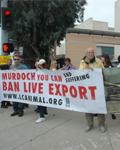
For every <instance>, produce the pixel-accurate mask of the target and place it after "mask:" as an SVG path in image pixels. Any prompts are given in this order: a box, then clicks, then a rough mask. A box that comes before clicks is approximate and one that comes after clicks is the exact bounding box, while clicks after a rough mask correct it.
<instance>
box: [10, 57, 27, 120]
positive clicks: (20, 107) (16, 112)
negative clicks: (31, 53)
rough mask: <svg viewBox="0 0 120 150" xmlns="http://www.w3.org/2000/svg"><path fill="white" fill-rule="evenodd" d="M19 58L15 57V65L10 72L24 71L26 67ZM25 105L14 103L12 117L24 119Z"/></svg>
mask: <svg viewBox="0 0 120 150" xmlns="http://www.w3.org/2000/svg"><path fill="white" fill-rule="evenodd" d="M19 59H20V58H19V56H14V57H13V60H14V65H11V66H10V68H9V70H14V71H15V70H19V69H24V67H23V66H22V65H21V64H20V63H19ZM23 106H24V105H23V103H18V102H13V110H14V112H13V113H12V114H11V116H16V115H18V117H22V116H23Z"/></svg>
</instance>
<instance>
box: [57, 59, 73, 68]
mask: <svg viewBox="0 0 120 150" xmlns="http://www.w3.org/2000/svg"><path fill="white" fill-rule="evenodd" d="M59 70H76V68H75V66H73V65H72V64H71V59H70V58H65V66H63V68H60V69H59Z"/></svg>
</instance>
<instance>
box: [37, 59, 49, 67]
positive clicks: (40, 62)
mask: <svg viewBox="0 0 120 150" xmlns="http://www.w3.org/2000/svg"><path fill="white" fill-rule="evenodd" d="M38 66H39V67H40V68H41V69H49V66H48V65H47V63H46V61H45V59H40V60H39V62H38Z"/></svg>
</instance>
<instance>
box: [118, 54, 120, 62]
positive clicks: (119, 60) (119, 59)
mask: <svg viewBox="0 0 120 150" xmlns="http://www.w3.org/2000/svg"><path fill="white" fill-rule="evenodd" d="M118 62H119V63H120V55H119V56H118Z"/></svg>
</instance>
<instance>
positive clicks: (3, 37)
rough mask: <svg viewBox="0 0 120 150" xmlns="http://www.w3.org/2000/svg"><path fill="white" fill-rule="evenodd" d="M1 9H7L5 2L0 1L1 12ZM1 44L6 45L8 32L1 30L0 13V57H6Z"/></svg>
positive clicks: (4, 0) (3, 0) (5, 0)
mask: <svg viewBox="0 0 120 150" xmlns="http://www.w3.org/2000/svg"><path fill="white" fill-rule="evenodd" d="M2 7H7V0H2V1H1V11H2ZM3 43H8V31H7V30H2V13H1V47H0V55H7V54H6V53H4V52H3Z"/></svg>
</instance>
